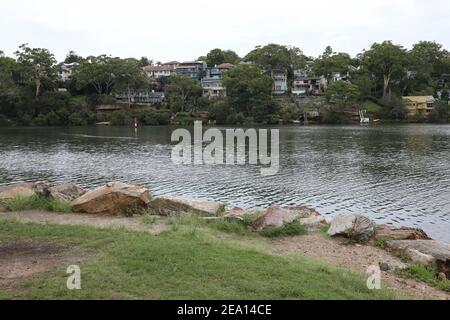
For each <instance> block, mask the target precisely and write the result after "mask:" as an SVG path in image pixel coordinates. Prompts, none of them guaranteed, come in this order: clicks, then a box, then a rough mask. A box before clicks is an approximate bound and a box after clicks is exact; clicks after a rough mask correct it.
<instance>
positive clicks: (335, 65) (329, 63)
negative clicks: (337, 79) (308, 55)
mask: <svg viewBox="0 0 450 320" xmlns="http://www.w3.org/2000/svg"><path fill="white" fill-rule="evenodd" d="M352 63H353V61H352V58H351V57H350V55H349V54H347V53H342V52H340V53H336V52H334V51H333V49H332V48H331V47H330V46H328V47H327V48H326V49H325V51H324V53H323V54H322V55H321V56H320V57H319V58H317V59H316V60H315V61H314V64H313V72H314V74H316V75H318V76H325V77H326V78H327V79H328V80H330V79H331V76H332V74H333V72H339V73H341V74H347V73H348V72H349V70H350V68H349V67H350V66H351V65H352Z"/></svg>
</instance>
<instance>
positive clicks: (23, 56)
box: [15, 44, 56, 98]
mask: <svg viewBox="0 0 450 320" xmlns="http://www.w3.org/2000/svg"><path fill="white" fill-rule="evenodd" d="M15 55H16V56H17V61H18V62H19V63H21V64H22V65H23V66H24V71H25V75H26V78H27V80H28V81H30V82H32V83H34V87H35V97H36V98H37V97H39V96H40V94H41V85H42V82H43V81H44V80H50V81H52V80H55V79H56V68H55V65H56V60H55V57H54V56H53V54H51V53H50V51H48V50H47V49H43V48H30V47H29V46H28V44H23V45H21V46H20V47H19V50H18V51H16V52H15Z"/></svg>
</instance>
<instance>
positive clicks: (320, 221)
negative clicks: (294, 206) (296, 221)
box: [300, 215, 328, 231]
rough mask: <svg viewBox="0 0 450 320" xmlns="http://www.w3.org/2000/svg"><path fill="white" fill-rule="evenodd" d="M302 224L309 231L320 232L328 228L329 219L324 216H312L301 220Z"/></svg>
mask: <svg viewBox="0 0 450 320" xmlns="http://www.w3.org/2000/svg"><path fill="white" fill-rule="evenodd" d="M300 223H301V224H302V225H304V226H305V227H306V228H307V229H308V230H311V231H312V230H320V229H322V228H323V227H325V226H327V225H328V223H327V219H326V218H325V217H323V216H316V215H314V216H311V217H307V218H300Z"/></svg>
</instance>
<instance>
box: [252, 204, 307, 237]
mask: <svg viewBox="0 0 450 320" xmlns="http://www.w3.org/2000/svg"><path fill="white" fill-rule="evenodd" d="M299 218H300V215H299V214H298V213H296V212H294V211H292V210H288V209H285V208H281V207H279V206H271V207H269V208H268V209H267V211H266V213H265V214H264V215H263V216H261V217H260V218H258V219H256V220H255V221H254V222H253V223H252V228H253V229H255V230H256V231H262V230H264V229H268V228H281V227H284V226H285V225H288V224H291V223H293V222H294V221H296V220H298V219H299Z"/></svg>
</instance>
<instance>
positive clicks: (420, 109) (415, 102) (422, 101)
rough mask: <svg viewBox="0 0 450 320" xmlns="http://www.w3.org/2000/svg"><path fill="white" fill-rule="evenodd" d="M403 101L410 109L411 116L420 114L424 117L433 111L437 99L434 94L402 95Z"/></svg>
mask: <svg viewBox="0 0 450 320" xmlns="http://www.w3.org/2000/svg"><path fill="white" fill-rule="evenodd" d="M402 100H403V103H404V104H405V106H406V108H407V109H408V115H409V116H416V115H420V116H423V117H426V116H428V114H429V113H430V112H431V111H433V109H434V103H435V102H436V99H435V98H434V97H433V96H408V97H402Z"/></svg>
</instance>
